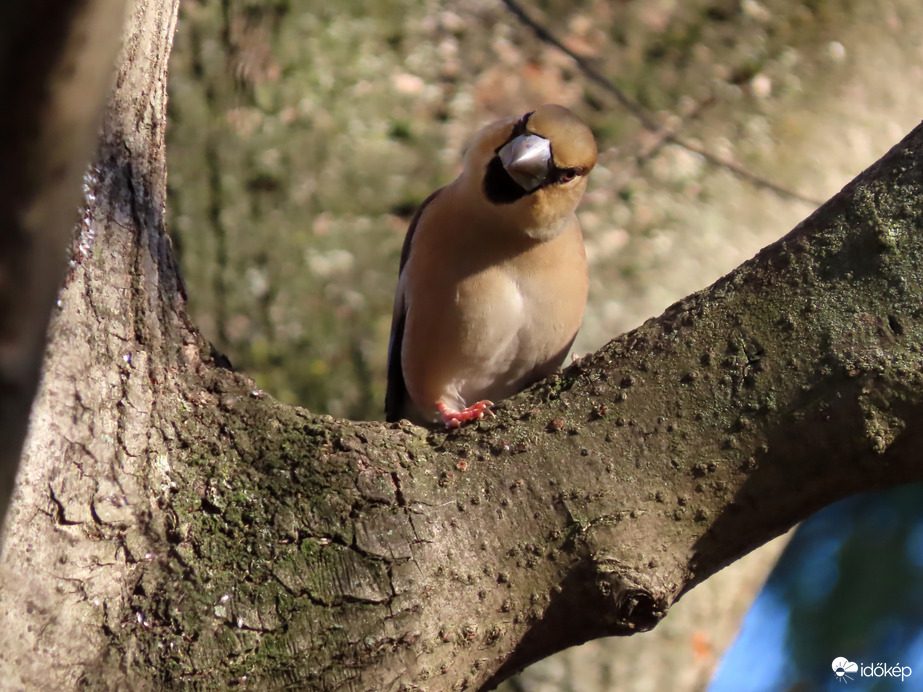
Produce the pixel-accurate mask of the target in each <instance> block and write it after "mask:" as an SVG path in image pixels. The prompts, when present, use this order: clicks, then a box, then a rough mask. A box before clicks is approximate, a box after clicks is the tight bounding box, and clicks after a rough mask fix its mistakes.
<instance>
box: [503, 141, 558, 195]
mask: <svg viewBox="0 0 923 692" xmlns="http://www.w3.org/2000/svg"><path fill="white" fill-rule="evenodd" d="M497 153H498V154H499V155H500V162H501V163H502V164H503V167H504V168H505V169H506V172H507V173H509V174H510V177H511V178H512V179H513V180H515V181H516V182H517V183H519V185H520V186H521V187H522V189H523V190H525V191H526V192H532V190H534V189H535V188H537V187H538V186H539V185H541V184H542V183H543V182H544V181H545V179H546V178H547V177H548V172H549V170H550V168H551V142H549V141H548V140H547V139H545V138H544V137H539V136H538V135H533V134H526V135H519V136H518V137H516V139H513V140H511V141H509V142H507V143H506V144H504V145H503V147H502V148H501V149H500V151H499V152H497Z"/></svg>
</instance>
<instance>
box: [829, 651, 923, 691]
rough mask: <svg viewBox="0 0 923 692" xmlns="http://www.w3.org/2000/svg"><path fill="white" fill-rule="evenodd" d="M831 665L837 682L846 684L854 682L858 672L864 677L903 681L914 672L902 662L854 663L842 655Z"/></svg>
mask: <svg viewBox="0 0 923 692" xmlns="http://www.w3.org/2000/svg"><path fill="white" fill-rule="evenodd" d="M831 667H832V668H833V674H834V675H836V680H837V682H842V683H844V684H846V683H850V682H852V681H853V680H854V679H855V677H856V673H858V674H859V677H863V678H900V679H901V682H903V681H904V680H905V679H906V678H909V677H910V675H911V673H912V672H913V671H912V670H910V666H902V665H901V664H900V663H897V664H895V665H893V666H892V665H889V664H887V663H853V662H852V661H850V660H849V659H846V658H843V657H842V656H839V657H837V658H835V659H833V663H832V664H831Z"/></svg>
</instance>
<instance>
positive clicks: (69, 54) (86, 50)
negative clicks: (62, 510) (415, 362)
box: [0, 0, 125, 519]
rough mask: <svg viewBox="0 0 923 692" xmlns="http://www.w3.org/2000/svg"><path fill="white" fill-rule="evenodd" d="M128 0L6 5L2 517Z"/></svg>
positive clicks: (1, 116) (1, 70) (1, 80)
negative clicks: (81, 179) (82, 179)
mask: <svg viewBox="0 0 923 692" xmlns="http://www.w3.org/2000/svg"><path fill="white" fill-rule="evenodd" d="M124 7H125V3H124V0H39V1H38V2H28V3H6V4H5V5H4V6H3V7H2V8H0V93H2V94H3V95H4V104H5V105H4V107H3V108H2V109H0V151H2V152H3V156H0V519H2V517H3V515H4V513H5V511H6V506H7V501H8V499H9V495H10V492H11V489H12V487H13V478H14V475H15V473H16V466H17V463H18V462H19V457H20V454H21V452H22V441H23V437H24V435H25V429H26V420H27V418H28V415H29V408H30V406H31V405H32V398H33V396H34V395H35V390H36V387H37V385H38V378H39V366H40V364H41V353H42V349H43V345H44V337H45V329H46V327H47V325H48V317H49V314H50V313H51V307H52V305H53V303H54V300H55V295H56V293H57V291H58V288H59V286H60V283H61V279H62V277H63V275H64V269H65V254H66V252H65V251H66V248H67V242H68V240H69V238H70V230H71V228H72V227H73V225H74V222H75V221H76V218H77V205H78V204H79V199H80V197H79V195H80V176H81V175H82V173H83V170H84V168H85V167H86V165H87V162H88V161H89V159H90V157H91V156H92V153H93V148H94V147H95V146H96V139H97V134H96V133H97V127H98V125H99V114H100V111H101V108H102V106H103V104H104V103H105V99H106V96H107V94H108V91H109V88H110V79H111V75H112V68H113V66H114V60H115V56H116V52H117V50H118V46H119V30H120V27H121V24H122V21H121V16H122V12H123V11H124Z"/></svg>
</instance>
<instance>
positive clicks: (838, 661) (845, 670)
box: [832, 656, 859, 682]
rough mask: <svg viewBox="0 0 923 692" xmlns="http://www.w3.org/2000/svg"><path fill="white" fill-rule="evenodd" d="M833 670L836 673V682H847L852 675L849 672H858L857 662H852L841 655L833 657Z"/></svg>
mask: <svg viewBox="0 0 923 692" xmlns="http://www.w3.org/2000/svg"><path fill="white" fill-rule="evenodd" d="M832 665H833V672H834V673H835V674H836V681H837V682H849V681H850V680H852V679H853V677H854V676H852V675H849V673H857V672H859V664H858V663H853V662H852V661H849V660H847V659H845V658H843V657H842V656H840V657H839V658H835V659H833V664H832Z"/></svg>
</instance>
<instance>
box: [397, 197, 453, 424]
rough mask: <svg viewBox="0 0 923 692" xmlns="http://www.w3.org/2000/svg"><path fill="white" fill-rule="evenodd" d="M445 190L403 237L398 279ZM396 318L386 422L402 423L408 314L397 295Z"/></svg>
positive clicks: (418, 213) (419, 211)
mask: <svg viewBox="0 0 923 692" xmlns="http://www.w3.org/2000/svg"><path fill="white" fill-rule="evenodd" d="M441 191H442V188H440V189H439V190H436V191H435V192H434V193H433V194H431V195H430V196H429V197H427V198H426V199H425V200H423V204H421V205H420V207H419V208H418V209H417V211H416V213H415V214H414V215H413V218H412V219H411V220H410V227H409V228H408V229H407V235H406V236H404V246H403V247H402V248H401V266H400V269H399V270H398V279H400V275H401V273H403V271H404V266H405V265H406V264H407V260H408V259H409V257H410V245H411V243H412V242H413V234H414V233H415V232H416V230H417V224H418V223H419V221H420V217H421V216H422V215H423V210H424V209H425V208H426V206H427V205H428V204H429V203H430V202H432V201H433V200H434V199H436V195H438V194H439V193H440V192H441ZM394 306H395V309H394V317H393V319H392V322H391V339H390V341H389V343H388V389H387V391H386V392H385V420H386V421H388V422H389V423H393V422H395V421H399V420H400V419H401V418H403V417H404V416H405V415H406V412H407V404H408V399H409V395H408V394H407V386H406V385H405V384H404V370H403V368H402V367H401V346H402V344H403V343H404V322H405V321H406V318H407V311H406V307H405V304H404V297H403V296H402V295H396V296H395V297H394Z"/></svg>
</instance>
